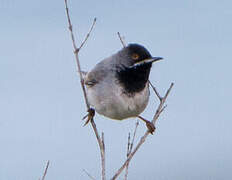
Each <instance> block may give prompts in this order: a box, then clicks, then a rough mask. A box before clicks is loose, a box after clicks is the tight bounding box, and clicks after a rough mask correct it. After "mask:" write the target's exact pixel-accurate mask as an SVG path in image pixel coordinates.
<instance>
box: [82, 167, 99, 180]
mask: <svg viewBox="0 0 232 180" xmlns="http://www.w3.org/2000/svg"><path fill="white" fill-rule="evenodd" d="M83 171H84V172H85V174H87V176H88V177H89V178H90V179H92V180H96V179H95V178H94V177H93V176H91V174H89V173H88V172H87V171H86V170H85V169H83Z"/></svg>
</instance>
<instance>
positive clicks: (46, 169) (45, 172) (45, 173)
mask: <svg viewBox="0 0 232 180" xmlns="http://www.w3.org/2000/svg"><path fill="white" fill-rule="evenodd" d="M49 163H50V162H49V161H48V162H47V165H46V168H45V170H44V173H43V177H42V180H45V177H46V175H47V172H48V167H49Z"/></svg>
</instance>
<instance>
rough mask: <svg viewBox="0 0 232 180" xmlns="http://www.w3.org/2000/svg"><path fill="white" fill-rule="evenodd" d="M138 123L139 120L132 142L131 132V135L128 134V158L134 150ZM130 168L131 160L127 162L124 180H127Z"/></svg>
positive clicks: (137, 123)
mask: <svg viewBox="0 0 232 180" xmlns="http://www.w3.org/2000/svg"><path fill="white" fill-rule="evenodd" d="M138 125H139V121H137V122H136V123H135V130H134V134H133V138H132V141H131V142H130V133H129V136H128V147H127V158H128V157H129V155H130V153H131V151H132V148H133V145H134V141H135V135H136V132H137V128H138ZM128 169H129V162H128V163H127V164H126V170H125V176H124V180H127V176H128Z"/></svg>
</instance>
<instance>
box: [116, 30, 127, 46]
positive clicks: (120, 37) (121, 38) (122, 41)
mask: <svg viewBox="0 0 232 180" xmlns="http://www.w3.org/2000/svg"><path fill="white" fill-rule="evenodd" d="M117 34H118V37H119V39H120V41H121V43H122V45H123V47H126V43H125V40H124V38H123V37H122V36H121V34H120V32H118V33H117Z"/></svg>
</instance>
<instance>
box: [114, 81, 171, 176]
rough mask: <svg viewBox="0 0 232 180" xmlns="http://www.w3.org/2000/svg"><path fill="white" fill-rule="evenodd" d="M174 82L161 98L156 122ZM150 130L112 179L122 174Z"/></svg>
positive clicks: (155, 116)
mask: <svg viewBox="0 0 232 180" xmlns="http://www.w3.org/2000/svg"><path fill="white" fill-rule="evenodd" d="M173 85H174V83H171V85H170V87H169V88H168V90H167V92H166V94H165V96H164V97H163V98H161V100H160V104H159V106H158V108H157V110H156V113H155V115H154V117H153V120H152V122H153V123H154V124H155V123H156V121H157V119H158V118H159V115H160V114H161V112H162V111H163V110H162V109H163V106H164V103H165V101H166V99H167V97H168V95H169V93H170V91H171V89H172V87H173ZM149 133H150V132H149V131H148V130H147V131H146V132H145V134H144V135H143V136H142V137H141V139H140V141H139V142H138V144H137V145H136V147H135V148H134V150H133V151H132V152H131V153H130V155H129V156H128V158H127V160H126V161H125V162H124V163H123V165H122V166H121V167H120V168H119V169H118V171H117V172H116V173H115V175H114V176H113V177H112V180H115V179H116V178H117V177H118V176H119V175H120V174H121V172H122V171H123V169H124V168H125V167H126V166H127V163H129V162H130V161H131V159H132V158H133V156H134V155H135V153H136V152H137V151H138V149H139V148H140V146H141V145H142V144H143V143H144V142H145V140H146V138H147V136H148V135H149Z"/></svg>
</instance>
